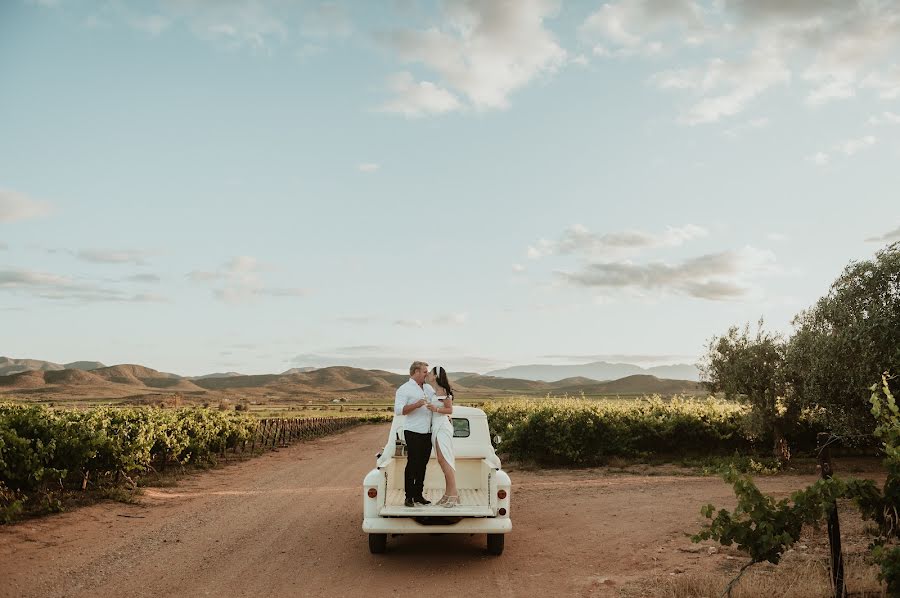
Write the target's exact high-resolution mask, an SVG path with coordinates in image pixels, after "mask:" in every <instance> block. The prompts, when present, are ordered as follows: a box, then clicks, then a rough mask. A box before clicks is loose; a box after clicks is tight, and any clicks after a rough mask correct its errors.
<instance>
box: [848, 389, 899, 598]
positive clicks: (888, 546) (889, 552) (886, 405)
mask: <svg viewBox="0 0 900 598" xmlns="http://www.w3.org/2000/svg"><path fill="white" fill-rule="evenodd" d="M890 379H891V378H890V377H889V376H888V375H887V374H882V376H881V385H880V388H879V385H878V384H876V385H874V386H872V387H871V390H872V396H871V398H870V402H871V404H872V415H874V416H875V420H876V422H877V426H876V428H875V435H876V436H877V437H878V438H879V439H880V440H881V441H882V443H883V447H884V454H885V459H884V466H885V469H887V479H886V480H885V482H884V487H883V488H882V489H880V490H879V489H878V488H877V487H876V486H875V484H874V483H873V482H871V481H869V480H866V481H865V482H859V483H857V484H856V485H854V486H853V487H852V489H851V492H850V495H851V496H852V498H853V499H854V501H855V502H856V503H857V505H858V506H859V510H860V512H861V513H862V516H863V518H865V519H868V520H870V521H873V522H874V523H875V524H876V525H877V526H878V536H877V537H876V538H875V541H874V550H873V553H872V554H873V556H874V558H875V561H876V562H877V563H878V564H879V565H880V566H881V579H882V580H883V581H885V582H886V583H887V586H888V590H889V591H890V592H892V595H900V547H898V546H896V543H897V542H898V540H900V409H898V407H897V401H896V400H895V398H894V395H893V393H892V392H891V388H890V385H889V381H890ZM892 545H893V546H892Z"/></svg>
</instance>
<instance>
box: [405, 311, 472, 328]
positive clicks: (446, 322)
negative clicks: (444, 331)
mask: <svg viewBox="0 0 900 598" xmlns="http://www.w3.org/2000/svg"><path fill="white" fill-rule="evenodd" d="M468 317H469V315H468V314H466V313H451V314H441V315H438V316H435V317H434V318H432V319H431V320H427V321H426V320H421V319H412V318H409V319H399V320H394V326H401V327H403V328H424V327H425V326H460V325H462V324H465V323H466V320H467V319H468Z"/></svg>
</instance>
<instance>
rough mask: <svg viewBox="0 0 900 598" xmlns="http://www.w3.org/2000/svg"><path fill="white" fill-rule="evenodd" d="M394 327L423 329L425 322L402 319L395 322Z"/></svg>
mask: <svg viewBox="0 0 900 598" xmlns="http://www.w3.org/2000/svg"><path fill="white" fill-rule="evenodd" d="M394 326H402V327H403V328H422V327H423V326H425V322H423V321H422V320H411V319H401V320H394Z"/></svg>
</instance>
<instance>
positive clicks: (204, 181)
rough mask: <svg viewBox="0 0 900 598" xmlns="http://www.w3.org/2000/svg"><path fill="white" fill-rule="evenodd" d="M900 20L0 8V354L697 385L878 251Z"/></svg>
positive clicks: (421, 7) (282, 7)
mask: <svg viewBox="0 0 900 598" xmlns="http://www.w3.org/2000/svg"><path fill="white" fill-rule="evenodd" d="M898 164H900V3H897V2H891V1H873V0H865V1H863V0H860V1H856V2H854V1H851V0H795V1H784V0H778V1H776V0H715V1H713V2H701V1H696V2H695V1H692V0H657V1H651V0H613V1H611V2H602V1H579V2H574V1H569V2H566V1H561V2H557V1H551V0H515V1H511V0H510V1H501V0H497V1H484V2H482V1H476V0H445V1H442V2H426V1H416V0H406V1H400V0H394V1H385V2H377V3H376V2H363V1H357V2H351V1H349V0H346V1H339V0H338V1H329V2H320V1H314V0H308V1H279V0H271V1H263V0H217V1H212V0H178V1H176V0H148V1H141V2H128V1H125V0H110V1H97V2H90V1H86V0H39V1H38V0H34V1H23V0H8V1H4V2H2V3H0V355H7V356H11V357H17V358H35V359H45V360H49V361H55V362H60V363H64V362H69V361H75V360H98V361H102V362H104V363H107V364H114V363H140V364H143V365H146V366H149V367H152V368H155V369H159V370H163V371H169V372H175V373H178V374H183V375H200V374H206V373H210V372H215V371H227V370H233V371H239V372H241V373H248V374H249V373H268V372H278V371H282V370H285V369H288V368H290V367H302V366H318V367H321V366H327V365H353V366H358V367H366V368H380V369H388V370H392V371H403V370H404V369H405V368H406V367H407V366H408V364H409V362H411V361H412V360H413V359H424V360H427V361H429V362H430V363H432V364H441V365H443V366H444V367H446V368H447V369H449V370H451V371H476V372H485V371H490V370H492V369H496V368H499V367H503V366H507V365H513V364H524V363H556V364H564V363H565V364H573V363H584V362H589V361H599V360H606V361H623V362H629V363H636V364H638V365H643V366H648V365H659V364H666V363H679V362H686V363H692V362H694V361H696V359H697V358H698V357H699V356H700V355H701V354H702V353H703V352H704V348H705V347H706V345H707V343H708V341H709V339H710V338H711V337H713V336H714V335H716V334H722V333H724V332H725V331H726V330H727V328H728V327H729V326H732V325H743V324H744V323H746V322H756V321H757V320H758V319H759V318H760V317H763V318H764V319H765V322H766V325H767V326H768V327H770V328H772V329H774V330H778V331H781V332H783V333H785V334H789V333H790V331H791V319H792V317H793V316H794V315H795V314H796V313H798V312H799V311H800V310H802V309H804V308H806V307H808V306H810V305H811V304H813V303H814V302H815V301H816V299H817V298H818V297H820V296H821V295H823V294H824V293H825V292H826V291H827V289H828V286H829V285H830V284H831V282H833V281H834V279H835V278H836V277H837V276H838V275H839V274H840V272H841V270H842V269H843V268H844V267H845V266H846V265H847V264H848V263H849V262H850V261H851V260H859V259H869V258H871V257H872V256H873V255H874V253H875V252H876V251H877V250H878V249H880V248H881V247H884V246H885V245H886V244H887V243H889V242H891V241H894V240H900V201H898V198H897V189H898V188H900V168H898V167H897V165H898Z"/></svg>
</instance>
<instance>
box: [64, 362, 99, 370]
mask: <svg viewBox="0 0 900 598" xmlns="http://www.w3.org/2000/svg"><path fill="white" fill-rule="evenodd" d="M63 367H64V368H65V369H67V370H85V371H87V372H89V371H91V370H96V369H100V368H105V367H106V366H105V365H104V364H102V363H100V362H99V361H73V362H72V363H64V364H63Z"/></svg>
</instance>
